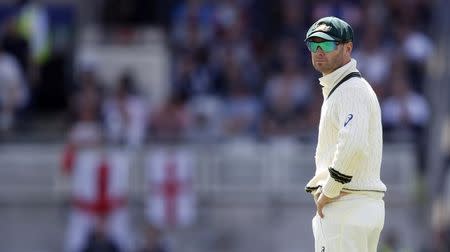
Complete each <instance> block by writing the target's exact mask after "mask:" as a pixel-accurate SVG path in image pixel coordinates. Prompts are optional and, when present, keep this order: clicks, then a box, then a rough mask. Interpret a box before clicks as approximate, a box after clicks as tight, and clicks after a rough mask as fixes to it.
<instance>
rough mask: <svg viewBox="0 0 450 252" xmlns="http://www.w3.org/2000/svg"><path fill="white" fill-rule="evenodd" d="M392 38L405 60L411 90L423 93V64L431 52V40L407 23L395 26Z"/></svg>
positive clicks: (424, 68)
mask: <svg viewBox="0 0 450 252" xmlns="http://www.w3.org/2000/svg"><path fill="white" fill-rule="evenodd" d="M394 38H395V43H398V44H399V46H400V48H399V49H400V51H401V53H402V55H403V57H404V59H405V62H404V63H405V67H406V70H407V74H408V78H409V81H410V82H411V83H412V84H413V86H412V88H413V89H414V90H416V91H418V92H423V91H424V89H423V82H424V78H425V70H426V67H425V66H426V65H425V64H426V63H427V60H428V58H429V57H430V56H431V55H432V51H433V44H432V42H431V39H430V38H429V37H428V36H427V35H426V34H425V33H424V32H423V31H420V30H417V29H415V28H414V27H413V26H412V25H411V24H410V23H409V21H408V22H402V23H399V24H397V26H396V27H395V37H394Z"/></svg>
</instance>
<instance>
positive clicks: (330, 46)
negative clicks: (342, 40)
mask: <svg viewBox="0 0 450 252" xmlns="http://www.w3.org/2000/svg"><path fill="white" fill-rule="evenodd" d="M338 44H339V42H338V41H332V40H327V41H322V42H314V41H306V46H307V47H308V49H309V51H310V52H313V53H315V52H317V49H318V48H319V47H320V48H321V49H322V51H323V52H325V53H329V52H332V51H334V50H336V48H337V45H338Z"/></svg>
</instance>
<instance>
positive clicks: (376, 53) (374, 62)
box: [353, 24, 391, 100]
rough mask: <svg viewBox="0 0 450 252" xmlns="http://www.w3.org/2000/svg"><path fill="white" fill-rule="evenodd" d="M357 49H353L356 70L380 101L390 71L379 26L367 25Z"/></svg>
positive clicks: (389, 59)
mask: <svg viewBox="0 0 450 252" xmlns="http://www.w3.org/2000/svg"><path fill="white" fill-rule="evenodd" d="M368 27H371V28H370V29H367V30H366V31H365V33H364V35H363V39H362V42H361V44H360V46H359V48H355V51H354V53H353V56H354V58H355V59H356V60H357V61H358V69H359V70H360V71H361V73H363V74H364V76H365V78H366V79H367V81H368V82H369V83H370V84H371V85H372V87H373V89H374V90H375V93H376V94H377V95H378V97H379V98H380V100H382V99H383V98H384V97H385V95H386V82H387V81H388V78H389V76H390V71H391V52H390V51H389V50H388V48H387V47H385V46H384V45H383V44H382V43H381V42H382V41H381V38H382V37H381V36H382V34H381V33H382V29H381V27H380V26H379V25H375V24H372V25H370V24H369V25H368Z"/></svg>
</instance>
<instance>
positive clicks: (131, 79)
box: [0, 0, 433, 251]
mask: <svg viewBox="0 0 450 252" xmlns="http://www.w3.org/2000/svg"><path fill="white" fill-rule="evenodd" d="M103 2H105V3H106V4H104V6H103V7H101V8H102V15H101V18H100V19H99V20H98V22H103V23H104V25H105V27H110V26H113V27H114V26H130V25H131V26H133V25H136V26H137V25H142V23H144V24H150V25H158V26H160V27H161V28H162V29H163V30H164V31H165V33H166V36H167V38H168V41H169V48H170V62H171V65H170V78H169V79H170V83H169V85H170V88H169V91H170V92H169V95H168V96H167V98H166V99H165V102H163V103H162V104H158V106H151V105H150V104H152V103H151V102H150V101H149V99H148V97H146V96H145V95H143V93H142V92H140V90H139V88H138V86H139V85H137V83H136V76H134V72H133V71H132V69H131V70H124V71H123V73H122V74H121V75H120V77H119V78H118V79H117V80H116V83H115V84H113V85H104V83H102V82H103V80H101V79H100V78H99V75H98V73H97V72H96V67H81V68H79V69H75V68H74V67H73V65H74V58H75V57H73V55H74V54H76V51H75V50H74V48H75V46H74V45H73V44H71V42H70V41H68V40H70V39H67V38H66V39H64V38H65V37H64V35H61V33H63V32H64V31H66V32H67V30H64V29H61V30H57V32H55V30H54V28H55V27H53V26H52V25H51V24H52V23H51V20H52V18H53V20H54V19H55V16H58V15H53V17H51V16H50V15H49V14H48V13H47V12H46V9H45V7H44V6H43V5H39V4H36V3H34V2H33V1H26V0H22V1H18V5H15V6H14V7H13V8H12V10H13V11H9V12H7V13H8V15H4V13H5V12H4V11H3V12H1V13H0V14H1V15H0V16H1V17H3V19H2V23H1V27H0V28H1V30H0V137H1V136H2V135H7V134H11V132H15V131H17V130H19V131H20V130H21V124H24V125H25V126H26V125H27V122H28V121H27V120H30V118H34V117H36V115H37V114H38V113H41V112H42V110H48V109H49V108H50V110H56V111H60V110H62V111H63V112H68V114H69V115H70V127H69V128H70V129H69V145H71V146H72V147H73V146H77V145H82V146H85V145H96V144H98V143H101V142H108V143H113V144H117V145H121V146H128V147H132V148H134V147H139V146H142V145H143V144H145V143H147V142H149V141H157V140H180V139H182V140H186V141H196V142H197V141H199V142H204V141H217V140H224V139H233V138H243V137H244V138H253V139H258V140H272V139H279V138H289V139H296V140H299V141H305V142H314V140H315V138H316V133H317V127H318V122H319V115H320V107H321V103H322V99H323V98H322V93H321V89H320V86H319V85H318V80H317V78H319V77H320V76H319V74H318V73H317V72H316V71H315V70H314V69H313V68H312V66H311V63H310V53H309V51H308V50H307V48H306V46H305V44H304V41H303V40H304V37H305V34H306V31H307V29H308V28H309V26H310V25H311V24H312V23H313V22H314V21H315V20H317V19H319V18H321V17H323V16H330V15H333V16H338V17H341V18H343V19H344V20H346V21H347V22H348V23H350V24H351V26H352V27H353V29H354V33H355V40H354V47H353V56H354V58H355V59H356V60H357V62H358V65H357V67H358V69H359V70H360V71H361V73H362V75H363V77H364V78H366V79H367V80H368V82H369V83H370V84H371V85H372V86H373V88H374V89H375V91H376V93H377V95H378V97H379V100H380V105H381V108H382V117H383V127H384V130H385V131H384V137H385V140H386V141H394V142H402V141H408V142H413V143H416V145H417V151H418V156H419V157H420V158H419V162H420V164H419V166H418V167H420V171H419V172H423V170H424V169H425V165H424V162H425V157H424V154H425V153H426V152H425V151H424V150H425V148H426V139H425V129H426V127H427V125H428V122H429V119H430V116H431V115H430V113H431V111H430V107H429V105H428V102H427V99H426V97H425V94H424V92H425V88H424V87H425V85H426V84H427V83H426V81H427V79H426V65H427V61H428V60H429V57H430V56H431V55H432V51H433V38H432V37H431V35H432V34H430V33H429V32H428V31H429V30H430V29H429V28H430V27H431V25H432V23H431V21H432V20H431V18H432V16H431V14H432V13H431V12H432V7H433V6H432V3H433V1H427V0H408V1H406V0H386V1H370V0H344V1H337V0H326V1H312V0H280V1H271V0H214V1H213V0H186V1H181V0H172V1H164V0H159V1H157V0H155V1H143V0H133V1H130V0H128V1H127V0H114V1H111V2H110V3H109V4H108V3H107V2H108V1H103ZM112 6H121V7H120V8H111V7H112ZM150 7H152V8H155V9H157V10H158V11H155V10H152V11H149V16H146V13H145V12H143V11H142V10H145V9H148V8H150ZM5 8H6V7H5ZM8 8H9V7H8ZM8 8H7V9H8ZM10 9H11V8H9V9H8V10H10ZM74 23H75V22H74ZM58 31H59V32H58ZM61 31H62V32H61ZM55 34H56V35H55ZM69 37H70V36H69ZM75 70H76V71H75ZM106 87H113V88H112V89H107V88H106ZM100 221H101V220H100ZM101 230H102V225H101V224H99V225H98V230H97V231H98V233H100V235H101V233H102V231H101ZM157 232H158V231H157V230H149V235H155V234H156V233H157ZM94 235H95V232H94ZM99 239H100V238H99ZM95 241H96V240H95V239H94V240H93V242H95ZM86 251H88V250H86ZM111 251H113V250H111ZM114 251H115V250H114ZM150 251H162V250H150Z"/></svg>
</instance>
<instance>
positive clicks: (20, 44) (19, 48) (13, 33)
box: [1, 17, 33, 84]
mask: <svg viewBox="0 0 450 252" xmlns="http://www.w3.org/2000/svg"><path fill="white" fill-rule="evenodd" d="M4 29H5V30H4V34H3V37H2V41H1V45H2V47H3V48H4V50H5V52H7V53H10V54H11V55H13V56H14V57H15V58H16V59H17V61H18V62H19V64H20V66H21V70H22V72H23V73H24V76H25V79H26V81H27V83H28V84H31V83H30V82H31V81H32V76H31V74H32V70H33V69H32V68H31V67H32V61H31V60H32V58H31V48H30V44H29V42H28V41H27V40H26V39H25V38H24V37H23V35H22V34H20V32H19V29H18V26H17V20H16V17H11V18H10V19H8V20H7V21H6V23H5V25H4Z"/></svg>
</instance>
